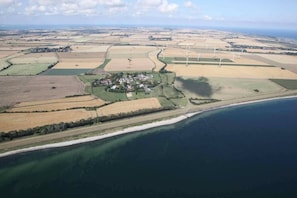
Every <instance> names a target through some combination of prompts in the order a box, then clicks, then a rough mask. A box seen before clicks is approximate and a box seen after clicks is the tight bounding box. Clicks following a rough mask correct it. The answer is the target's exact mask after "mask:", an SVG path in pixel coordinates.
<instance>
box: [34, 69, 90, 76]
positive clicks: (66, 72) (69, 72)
mask: <svg viewBox="0 0 297 198" xmlns="http://www.w3.org/2000/svg"><path fill="white" fill-rule="evenodd" d="M90 70H91V69H49V70H47V71H45V72H43V73H41V74H40V75H42V76H75V75H80V74H84V73H86V72H88V71H90Z"/></svg>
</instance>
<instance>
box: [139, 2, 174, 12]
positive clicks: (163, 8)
mask: <svg viewBox="0 0 297 198" xmlns="http://www.w3.org/2000/svg"><path fill="white" fill-rule="evenodd" d="M136 9H137V13H138V14H140V13H144V12H148V11H152V10H157V11H159V12H161V13H172V12H175V11H177V10H178V4H175V3H169V2H168V1H167V0H138V1H137V2H136Z"/></svg>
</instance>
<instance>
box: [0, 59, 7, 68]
mask: <svg viewBox="0 0 297 198" xmlns="http://www.w3.org/2000/svg"><path fill="white" fill-rule="evenodd" d="M7 66H9V63H8V62H7V61H5V60H0V70H2V69H4V68H5V67H7Z"/></svg>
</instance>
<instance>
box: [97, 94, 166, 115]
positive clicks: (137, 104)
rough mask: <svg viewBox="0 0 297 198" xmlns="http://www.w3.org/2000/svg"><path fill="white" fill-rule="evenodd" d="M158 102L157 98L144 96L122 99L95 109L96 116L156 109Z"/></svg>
mask: <svg viewBox="0 0 297 198" xmlns="http://www.w3.org/2000/svg"><path fill="white" fill-rule="evenodd" d="M160 107H161V105H160V102H159V100H158V99H157V98H144V99H138V100H133V101H122V102H117V103H114V104H110V105H107V106H104V107H101V108H99V109H97V113H98V116H109V115H118V114H120V113H131V112H136V111H139V110H142V109H158V108H160Z"/></svg>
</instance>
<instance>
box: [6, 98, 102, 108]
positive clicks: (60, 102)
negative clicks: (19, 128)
mask: <svg viewBox="0 0 297 198" xmlns="http://www.w3.org/2000/svg"><path fill="white" fill-rule="evenodd" d="M104 104H105V101H103V100H100V99H97V98H94V97H93V96H90V95H88V96H76V97H68V98H61V99H54V100H42V101H33V102H21V103H19V104H16V105H14V106H13V107H12V108H11V109H8V110H7V112H34V111H35V112H36V111H56V110H67V109H73V108H86V107H99V106H102V105H104Z"/></svg>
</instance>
